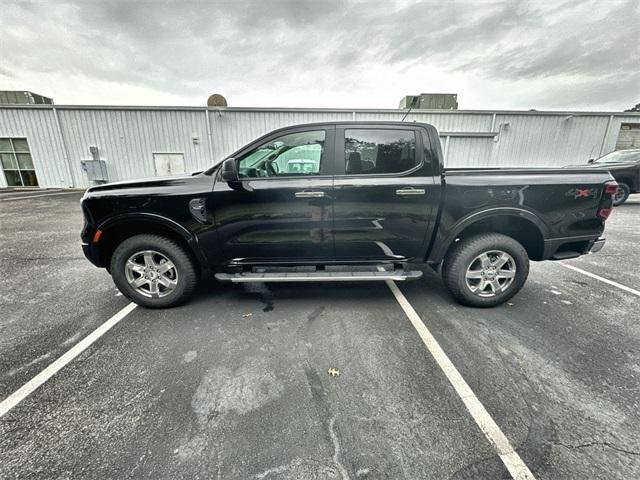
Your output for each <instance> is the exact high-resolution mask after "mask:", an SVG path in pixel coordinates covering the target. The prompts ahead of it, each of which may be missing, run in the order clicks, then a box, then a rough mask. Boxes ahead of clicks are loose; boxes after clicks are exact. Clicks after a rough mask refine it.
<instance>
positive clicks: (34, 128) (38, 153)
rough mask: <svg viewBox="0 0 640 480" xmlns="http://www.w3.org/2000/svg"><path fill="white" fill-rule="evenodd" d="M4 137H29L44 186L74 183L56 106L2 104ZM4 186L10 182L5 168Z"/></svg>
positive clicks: (0, 117)
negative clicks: (70, 174) (48, 107)
mask: <svg viewBox="0 0 640 480" xmlns="http://www.w3.org/2000/svg"><path fill="white" fill-rule="evenodd" d="M0 137H10V138H18V137H26V138H27V142H28V144H29V150H30V151H31V158H32V159H33V165H34V167H35V170H36V176H37V177H38V182H39V184H40V186H46V187H68V186H69V185H71V178H69V174H68V172H67V167H66V164H65V159H64V149H63V146H62V141H61V139H60V135H59V133H58V129H57V127H56V122H55V116H54V112H53V110H52V109H22V108H0ZM0 170H1V168H0ZM0 186H2V187H6V186H7V183H6V180H5V178H4V174H2V173H1V172H0Z"/></svg>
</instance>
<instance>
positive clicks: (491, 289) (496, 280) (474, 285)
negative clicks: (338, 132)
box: [465, 250, 516, 297]
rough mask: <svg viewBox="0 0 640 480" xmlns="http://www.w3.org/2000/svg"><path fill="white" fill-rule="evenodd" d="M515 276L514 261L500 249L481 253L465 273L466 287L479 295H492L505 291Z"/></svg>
mask: <svg viewBox="0 0 640 480" xmlns="http://www.w3.org/2000/svg"><path fill="white" fill-rule="evenodd" d="M515 277H516V262H515V260H514V259H513V257H512V256H511V255H509V254H508V253H506V252H503V251H502V250H490V251H487V252H484V253H481V254H480V255H478V256H477V257H476V258H474V259H473V261H472V262H471V263H470V264H469V267H468V268H467V272H466V274H465V281H466V285H467V288H469V290H471V292H473V293H474V294H476V295H478V296H480V297H494V296H496V295H498V294H499V293H502V292H504V291H506V290H507V289H508V288H509V287H510V286H511V285H512V284H513V282H514V280H515Z"/></svg>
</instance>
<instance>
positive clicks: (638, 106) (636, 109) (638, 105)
mask: <svg viewBox="0 0 640 480" xmlns="http://www.w3.org/2000/svg"><path fill="white" fill-rule="evenodd" d="M625 112H640V103H636V106H635V107H631V108H630V109H629V110H625Z"/></svg>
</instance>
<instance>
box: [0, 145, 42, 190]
mask: <svg viewBox="0 0 640 480" xmlns="http://www.w3.org/2000/svg"><path fill="white" fill-rule="evenodd" d="M0 162H1V163H2V170H3V171H4V178H6V179H7V185H8V186H9V187H37V186H38V179H37V177H36V171H35V169H34V167H33V161H32V159H31V153H30V152H29V145H28V144H27V139H26V138H0Z"/></svg>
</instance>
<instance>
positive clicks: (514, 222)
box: [428, 208, 548, 264]
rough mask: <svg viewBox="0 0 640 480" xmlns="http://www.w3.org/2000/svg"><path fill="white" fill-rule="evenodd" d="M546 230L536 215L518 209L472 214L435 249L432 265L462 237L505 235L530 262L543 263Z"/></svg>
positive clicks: (431, 256) (500, 209)
mask: <svg viewBox="0 0 640 480" xmlns="http://www.w3.org/2000/svg"><path fill="white" fill-rule="evenodd" d="M547 231H548V229H547V227H546V225H545V224H544V222H543V221H542V220H541V219H540V218H539V217H538V216H537V215H535V214H534V213H532V212H529V211H527V210H522V209H515V208H495V209H490V210H485V211H482V212H478V213H474V214H471V215H469V216H467V217H464V218H463V219H461V220H460V221H459V222H458V223H456V224H455V225H454V226H453V227H452V228H451V231H450V233H449V234H448V235H447V236H446V237H445V239H444V240H443V241H441V242H440V244H439V245H438V246H437V247H436V248H434V250H433V252H432V253H431V255H430V256H429V258H428V262H429V263H436V264H438V263H440V262H442V260H443V259H444V257H445V255H446V254H447V252H448V251H449V249H450V248H451V246H452V245H453V244H454V243H455V242H456V241H458V240H459V239H462V238H467V237H469V236H472V235H476V234H479V233H502V234H504V235H507V236H509V237H511V238H513V239H514V240H516V241H518V242H519V243H520V244H522V246H523V247H524V248H525V250H526V251H527V255H529V258H530V259H531V260H542V258H543V255H544V239H545V238H546V237H547Z"/></svg>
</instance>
